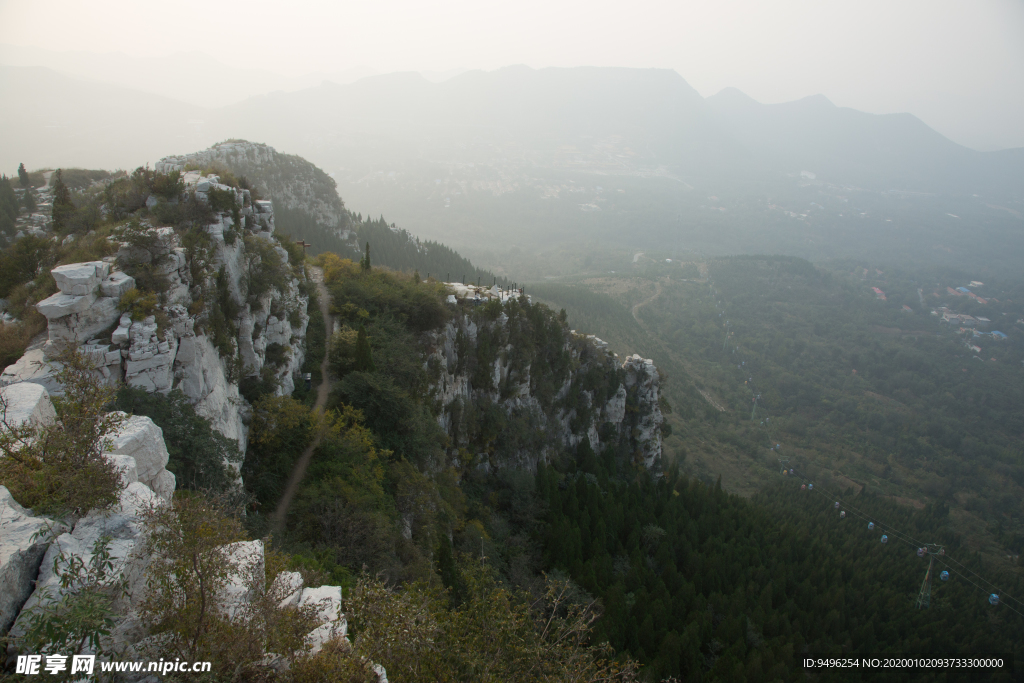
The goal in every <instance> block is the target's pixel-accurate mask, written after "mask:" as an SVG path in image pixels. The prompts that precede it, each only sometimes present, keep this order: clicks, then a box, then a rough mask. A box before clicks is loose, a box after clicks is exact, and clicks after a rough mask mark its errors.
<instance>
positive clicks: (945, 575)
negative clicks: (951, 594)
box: [939, 569, 949, 581]
mask: <svg viewBox="0 0 1024 683" xmlns="http://www.w3.org/2000/svg"><path fill="white" fill-rule="evenodd" d="M939 578H940V579H942V580H943V581H949V572H947V571H946V570H945V569H943V570H942V573H941V574H939Z"/></svg>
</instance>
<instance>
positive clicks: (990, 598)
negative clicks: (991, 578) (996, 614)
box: [988, 593, 999, 605]
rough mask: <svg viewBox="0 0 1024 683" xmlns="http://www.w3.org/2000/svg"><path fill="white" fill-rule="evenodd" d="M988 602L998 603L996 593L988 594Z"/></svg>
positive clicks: (991, 603)
mask: <svg viewBox="0 0 1024 683" xmlns="http://www.w3.org/2000/svg"><path fill="white" fill-rule="evenodd" d="M988 604H990V605H998V604H999V596H998V595H996V594H995V593H993V594H992V595H990V596H988Z"/></svg>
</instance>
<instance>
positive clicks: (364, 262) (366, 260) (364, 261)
mask: <svg viewBox="0 0 1024 683" xmlns="http://www.w3.org/2000/svg"><path fill="white" fill-rule="evenodd" d="M359 267H360V268H362V269H363V270H365V271H368V270H370V243H369V242H367V243H366V255H365V256H363V258H361V259H359Z"/></svg>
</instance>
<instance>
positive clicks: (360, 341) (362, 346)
mask: <svg viewBox="0 0 1024 683" xmlns="http://www.w3.org/2000/svg"><path fill="white" fill-rule="evenodd" d="M355 366H356V370H359V371H361V372H376V370H377V368H376V366H374V364H373V353H372V352H371V351H370V339H369V337H367V336H366V326H365V325H360V326H359V336H358V337H356V352H355Z"/></svg>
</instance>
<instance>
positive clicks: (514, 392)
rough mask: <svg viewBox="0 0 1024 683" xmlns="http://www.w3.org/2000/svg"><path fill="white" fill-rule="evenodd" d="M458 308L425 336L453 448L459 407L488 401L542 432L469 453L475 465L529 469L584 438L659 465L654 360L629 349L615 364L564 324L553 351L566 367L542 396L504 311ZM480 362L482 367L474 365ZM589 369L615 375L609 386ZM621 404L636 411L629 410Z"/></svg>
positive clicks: (459, 437) (460, 432)
mask: <svg viewBox="0 0 1024 683" xmlns="http://www.w3.org/2000/svg"><path fill="white" fill-rule="evenodd" d="M457 298H458V297H457ZM502 300H504V299H502ZM457 310H458V313H457V315H456V316H455V318H453V319H452V320H451V321H449V322H448V324H447V325H446V326H445V327H444V328H443V329H441V330H439V331H437V332H431V333H428V334H426V335H424V338H423V339H424V344H425V346H426V355H427V358H426V363H425V370H426V371H427V373H428V376H430V380H431V386H430V394H431V396H432V398H433V399H434V400H436V401H437V402H438V403H439V404H440V405H441V406H442V410H441V412H440V415H439V417H438V422H439V424H440V426H441V427H442V429H444V430H445V431H446V432H447V433H448V435H449V436H450V437H452V441H453V444H454V445H455V446H456V447H458V446H462V445H465V435H466V429H465V426H464V425H461V424H460V423H459V422H460V420H461V419H462V417H461V412H462V411H461V406H466V405H469V404H470V403H475V404H476V405H481V404H483V403H491V404H494V405H498V406H500V407H501V409H502V410H503V411H504V412H505V413H506V415H508V416H509V418H510V421H511V420H512V419H519V420H520V421H521V422H526V423H529V424H531V425H533V429H534V430H535V433H538V432H539V433H542V434H543V438H542V439H540V441H543V443H544V445H543V446H541V447H539V448H538V440H537V439H534V442H533V443H532V444H530V445H523V446H522V447H519V448H513V449H512V450H510V446H509V445H508V444H498V447H497V449H496V452H495V453H480V454H475V455H476V458H477V459H478V461H479V462H478V466H480V467H483V468H485V469H490V468H492V467H499V468H500V467H517V468H522V467H525V468H530V469H533V468H535V467H536V465H537V462H538V461H540V460H546V459H547V458H548V457H549V456H550V455H551V449H552V448H558V447H565V446H568V447H575V446H577V445H578V444H579V443H580V442H582V441H583V440H584V439H585V438H586V439H589V441H590V444H591V447H592V448H593V449H595V450H598V449H600V448H601V447H602V445H603V444H605V443H607V442H608V441H609V440H611V441H614V442H622V443H626V444H628V446H629V450H630V452H631V455H632V457H633V459H634V460H635V461H636V462H637V463H638V464H643V465H644V466H645V467H647V468H648V469H658V468H659V467H660V466H661V453H662V432H661V427H662V424H663V423H664V417H663V416H662V413H661V409H660V407H659V404H658V399H659V396H660V394H659V390H660V377H659V374H658V370H657V368H656V367H655V365H654V362H653V361H652V360H649V359H643V358H641V357H640V356H637V355H634V356H630V357H629V358H627V359H626V360H625V361H624V362H622V363H620V362H619V361H618V358H617V357H616V355H615V354H613V353H612V352H611V351H610V350H609V349H608V344H607V343H605V342H603V341H602V340H600V339H597V338H596V337H594V335H583V334H576V332H575V330H571V331H570V330H566V331H565V333H564V338H563V343H562V346H561V348H560V349H559V350H560V351H561V352H562V353H564V354H567V356H568V358H567V361H568V362H567V363H566V366H567V368H568V369H567V370H566V371H565V375H564V376H560V377H558V382H559V383H560V384H559V386H558V387H557V389H555V391H554V396H553V397H550V396H549V397H547V398H546V399H545V398H544V397H542V395H541V394H542V393H543V391H542V390H541V389H539V386H540V384H542V383H543V382H544V381H546V380H549V379H550V378H545V377H540V378H538V377H535V376H534V373H533V367H532V364H531V363H524V362H523V360H522V354H519V353H517V350H516V348H515V345H514V343H513V341H512V340H513V338H514V336H515V335H514V334H512V331H511V330H510V322H509V318H508V316H507V315H506V314H505V313H504V312H502V313H500V314H499V315H497V317H496V318H495V319H494V320H486V319H484V318H481V317H480V316H473V315H469V314H468V313H467V312H465V310H464V309H457ZM485 337H486V339H484V338H485ZM480 344H484V345H485V346H486V347H488V348H490V349H491V351H490V354H491V357H489V358H485V357H483V355H482V354H480V353H478V348H479V346H480ZM517 356H519V359H518V360H517ZM481 361H483V362H486V363H487V366H486V368H480V367H479V363H480V362H481ZM474 365H476V367H474ZM592 370H593V371H597V373H598V374H600V375H602V376H605V377H609V378H610V377H617V378H618V380H617V387H616V388H615V390H614V391H610V390H609V389H608V388H607V387H602V388H595V387H593V386H590V385H588V384H587V382H586V381H585V379H584V378H585V376H587V375H588V373H590V372H591V371H592ZM602 397H603V398H602ZM545 401H546V403H545ZM627 405H629V406H635V410H627Z"/></svg>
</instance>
